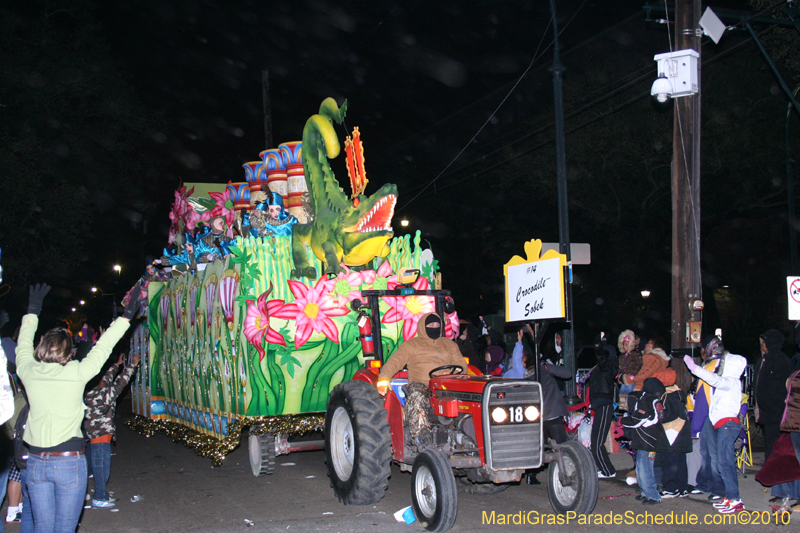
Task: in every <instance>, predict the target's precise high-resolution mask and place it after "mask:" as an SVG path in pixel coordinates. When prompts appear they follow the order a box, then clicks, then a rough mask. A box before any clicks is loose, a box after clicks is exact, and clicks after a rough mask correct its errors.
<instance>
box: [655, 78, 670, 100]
mask: <svg viewBox="0 0 800 533" xmlns="http://www.w3.org/2000/svg"><path fill="white" fill-rule="evenodd" d="M650 94H651V95H653V96H655V98H656V100H658V101H659V102H661V103H662V104H663V103H664V102H666V101H667V100H668V99H669V97H670V96H672V84H671V83H670V82H669V80H668V79H667V77H666V76H664V74H659V75H658V78H656V81H654V82H653V87H651V88H650Z"/></svg>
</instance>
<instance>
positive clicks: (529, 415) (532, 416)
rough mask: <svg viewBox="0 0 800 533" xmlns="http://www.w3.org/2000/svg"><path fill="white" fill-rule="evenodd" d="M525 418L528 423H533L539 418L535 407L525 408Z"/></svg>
mask: <svg viewBox="0 0 800 533" xmlns="http://www.w3.org/2000/svg"><path fill="white" fill-rule="evenodd" d="M525 418H526V419H528V421H530V422H533V421H535V420H536V419H537V418H539V410H538V409H537V408H536V406H535V405H529V406H528V407H526V408H525Z"/></svg>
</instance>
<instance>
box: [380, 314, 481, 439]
mask: <svg viewBox="0 0 800 533" xmlns="http://www.w3.org/2000/svg"><path fill="white" fill-rule="evenodd" d="M420 326H422V327H420ZM445 365H454V366H460V367H461V369H462V372H463V373H465V374H466V372H467V363H466V361H465V360H464V357H462V355H461V351H460V350H459V349H458V345H457V344H456V343H455V342H453V341H452V340H450V339H448V338H446V337H445V336H444V335H442V322H441V319H440V318H439V315H437V314H436V313H428V314H425V315H423V316H422V317H420V319H419V322H418V323H417V336H416V337H414V338H412V339H409V340H408V341H406V342H404V343H403V344H401V345H400V347H399V348H398V349H397V351H395V352H394V354H392V356H391V357H390V358H389V360H388V362H387V363H386V365H385V366H384V367H383V368H382V369H381V373H380V375H379V376H378V394H380V395H381V396H386V393H387V392H388V390H389V382H390V381H391V379H392V377H394V375H395V374H396V373H397V372H399V371H400V370H402V369H403V367H408V393H407V394H406V419H407V420H408V429H409V432H410V433H411V438H412V439H416V440H418V442H419V443H423V444H429V443H430V441H431V433H430V428H429V422H428V408H429V407H430V391H429V390H428V382H429V381H430V376H429V373H430V371H431V370H433V369H434V368H438V367H440V366H445ZM448 373H452V372H450V371H448Z"/></svg>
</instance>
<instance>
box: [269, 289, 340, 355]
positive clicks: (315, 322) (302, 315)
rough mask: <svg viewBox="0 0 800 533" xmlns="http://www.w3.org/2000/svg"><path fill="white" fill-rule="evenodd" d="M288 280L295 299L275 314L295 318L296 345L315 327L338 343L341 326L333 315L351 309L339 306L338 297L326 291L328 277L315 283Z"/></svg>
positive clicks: (297, 346)
mask: <svg viewBox="0 0 800 533" xmlns="http://www.w3.org/2000/svg"><path fill="white" fill-rule="evenodd" d="M287 283H288V284H289V289H290V290H291V291H292V294H293V295H294V298H295V300H294V301H293V302H291V303H288V304H286V305H284V306H283V307H281V309H280V310H278V311H277V312H275V313H274V314H273V315H272V316H275V317H278V318H289V319H294V320H295V328H296V329H295V338H294V344H295V347H296V348H300V347H301V346H302V345H304V344H305V343H306V341H308V339H309V337H311V334H312V333H313V332H315V331H317V332H320V333H322V334H323V335H325V336H326V337H327V338H329V339H330V340H332V341H333V342H335V343H337V344H338V343H339V330H338V329H337V328H336V324H334V323H333V320H331V319H330V317H333V316H344V315H346V314H347V313H349V312H350V311H349V310H348V309H347V308H344V307H341V306H339V305H338V301H337V300H336V299H335V298H333V297H332V296H331V295H330V294H327V292H328V291H327V290H326V286H327V285H326V280H325V279H323V278H320V279H319V280H317V283H316V285H314V286H313V287H307V286H306V285H304V284H302V283H300V282H299V281H294V280H289V281H288V282H287Z"/></svg>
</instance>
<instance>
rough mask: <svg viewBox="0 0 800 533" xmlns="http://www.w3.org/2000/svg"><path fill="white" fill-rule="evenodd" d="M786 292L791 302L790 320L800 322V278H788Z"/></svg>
mask: <svg viewBox="0 0 800 533" xmlns="http://www.w3.org/2000/svg"><path fill="white" fill-rule="evenodd" d="M786 290H787V293H788V297H787V299H788V301H789V320H800V276H788V277H787V278H786Z"/></svg>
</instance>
